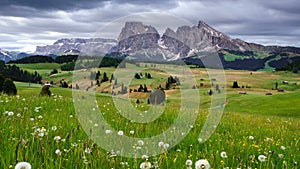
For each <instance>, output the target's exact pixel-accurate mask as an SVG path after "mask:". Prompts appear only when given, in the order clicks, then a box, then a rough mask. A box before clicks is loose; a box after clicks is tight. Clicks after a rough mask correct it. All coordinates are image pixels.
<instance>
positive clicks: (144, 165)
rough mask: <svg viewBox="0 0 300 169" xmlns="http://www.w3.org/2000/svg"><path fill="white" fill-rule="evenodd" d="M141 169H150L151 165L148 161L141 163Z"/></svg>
mask: <svg viewBox="0 0 300 169" xmlns="http://www.w3.org/2000/svg"><path fill="white" fill-rule="evenodd" d="M140 168H141V169H150V168H151V163H150V162H148V161H145V162H142V163H141V165H140Z"/></svg>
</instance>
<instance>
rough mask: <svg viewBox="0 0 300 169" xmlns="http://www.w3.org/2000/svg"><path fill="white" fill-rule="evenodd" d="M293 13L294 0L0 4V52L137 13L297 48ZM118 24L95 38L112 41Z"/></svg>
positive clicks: (87, 33)
mask: <svg viewBox="0 0 300 169" xmlns="http://www.w3.org/2000/svg"><path fill="white" fill-rule="evenodd" d="M299 11H300V2H299V1H298V0H286V1H282V0H272V1H261V0H252V1H248V0H227V1H223V0H216V1H211V0H201V1H196V0H195V1H193V0H189V1H176V0H165V1H160V0H153V1H149V0H131V1H129V0H110V1H109V0H103V1H99V0H89V1H86V0H51V1H40V0H27V1H24V0H4V1H2V2H1V6H0V29H1V31H0V48H3V49H13V50H22V51H26V50H34V48H35V46H36V45H46V44H51V43H53V42H54V41H55V40H57V39H60V38H71V37H84V38H89V37H91V36H93V35H94V33H95V32H96V31H97V30H99V28H101V27H103V26H105V25H108V24H109V23H111V22H112V21H119V22H121V21H124V20H126V19H123V20H122V19H118V18H120V17H123V18H124V16H128V15H132V14H137V13H141V12H154V13H157V14H169V15H175V16H178V17H179V18H184V19H186V20H187V21H189V22H191V23H193V24H197V23H198V21H199V20H203V21H205V22H207V23H208V24H209V25H211V26H212V27H214V28H216V29H217V30H219V31H221V32H224V33H226V34H228V35H229V36H232V37H234V38H240V39H243V40H246V41H249V42H256V43H262V44H264V45H282V46H286V45H290V46H300V36H299V35H300V29H299V28H300V19H299V18H300V12H299ZM145 16H146V17H144V18H142V21H144V22H149V23H150V24H153V25H155V24H156V23H157V25H160V28H159V29H161V30H163V29H165V28H166V27H169V26H170V27H176V26H180V24H182V23H183V22H181V21H182V19H179V20H180V22H173V21H170V20H168V19H167V18H164V17H152V18H151V17H150V18H147V15H145ZM125 18H130V17H125ZM131 19H134V18H131ZM122 24H123V23H120V24H119V25H118V26H116V27H115V28H114V29H112V30H111V32H105V33H104V32H102V34H101V35H103V36H105V37H111V38H116V37H117V36H118V31H120V27H121V25H122ZM163 26H165V28H164V27H163Z"/></svg>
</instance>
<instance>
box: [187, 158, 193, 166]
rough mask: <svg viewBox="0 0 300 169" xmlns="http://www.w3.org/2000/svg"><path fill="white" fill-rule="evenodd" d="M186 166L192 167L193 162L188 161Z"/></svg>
mask: <svg viewBox="0 0 300 169" xmlns="http://www.w3.org/2000/svg"><path fill="white" fill-rule="evenodd" d="M185 165H186V166H187V167H191V166H192V165H193V161H192V160H186V162H185Z"/></svg>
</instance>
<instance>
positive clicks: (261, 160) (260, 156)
mask: <svg viewBox="0 0 300 169" xmlns="http://www.w3.org/2000/svg"><path fill="white" fill-rule="evenodd" d="M257 159H258V160H259V161H260V162H265V161H266V160H267V157H266V156H264V155H259V156H258V157H257Z"/></svg>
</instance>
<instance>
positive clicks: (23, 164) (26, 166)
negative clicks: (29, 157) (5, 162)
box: [15, 162, 31, 169]
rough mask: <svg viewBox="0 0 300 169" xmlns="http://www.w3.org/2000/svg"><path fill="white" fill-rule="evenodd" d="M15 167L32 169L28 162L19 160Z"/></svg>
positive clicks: (16, 168)
mask: <svg viewBox="0 0 300 169" xmlns="http://www.w3.org/2000/svg"><path fill="white" fill-rule="evenodd" d="M15 169H31V165H30V164H29V163H28V162H19V163H18V164H17V165H16V166H15Z"/></svg>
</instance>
